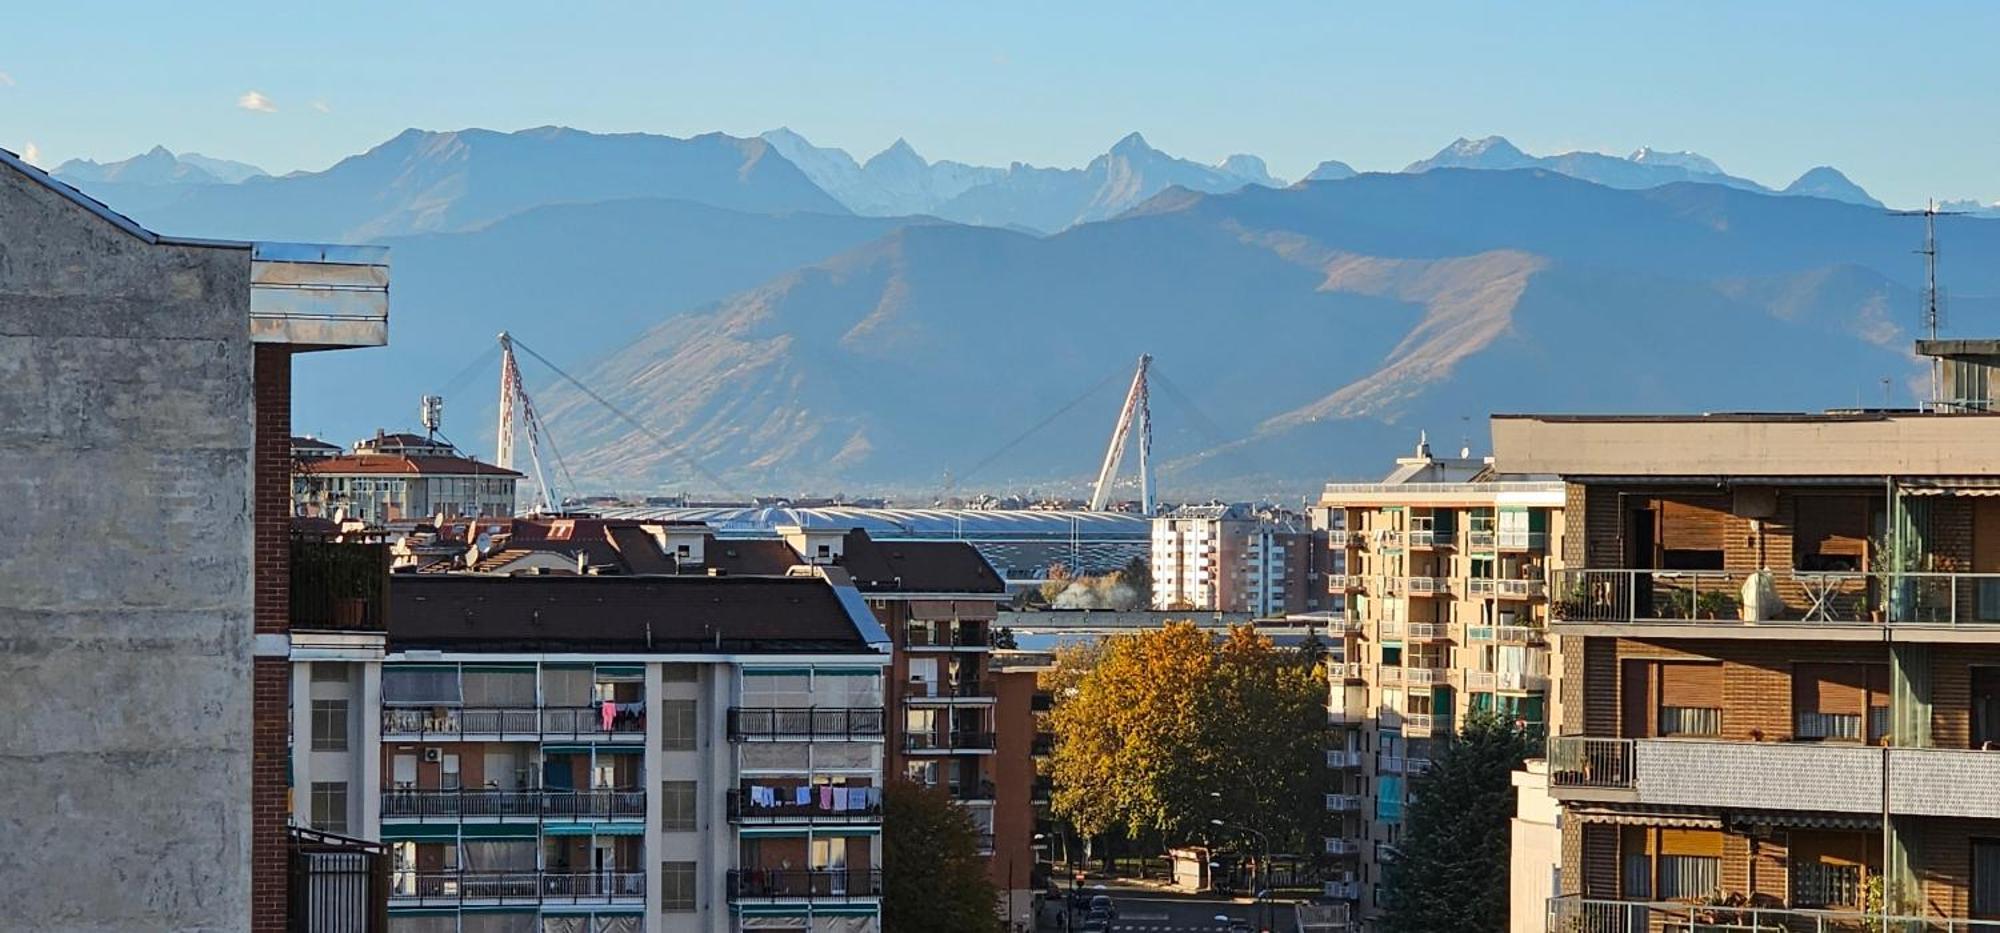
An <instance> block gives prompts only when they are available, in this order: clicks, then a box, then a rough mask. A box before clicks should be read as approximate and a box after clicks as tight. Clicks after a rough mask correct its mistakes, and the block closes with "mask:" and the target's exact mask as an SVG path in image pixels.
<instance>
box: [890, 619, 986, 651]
mask: <svg viewBox="0 0 2000 933" xmlns="http://www.w3.org/2000/svg"><path fill="white" fill-rule="evenodd" d="M991 644H992V642H991V641H990V640H989V637H988V635H987V629H986V626H983V625H972V624H967V623H960V624H959V625H957V626H940V627H938V628H936V629H927V628H924V627H922V626H915V625H913V626H909V627H907V628H905V629H904V630H903V647H905V648H918V649H924V648H939V649H942V648H987V647H990V646H991Z"/></svg>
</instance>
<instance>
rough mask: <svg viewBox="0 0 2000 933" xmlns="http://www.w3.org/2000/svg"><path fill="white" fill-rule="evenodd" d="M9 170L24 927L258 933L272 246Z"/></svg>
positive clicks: (1, 403)
mask: <svg viewBox="0 0 2000 933" xmlns="http://www.w3.org/2000/svg"><path fill="white" fill-rule="evenodd" d="M0 161H6V164H0V515H4V516H5V520H4V521H0V554H4V555H5V557H4V559H0V710H4V712H5V716H4V719H0V722H4V725H0V787H5V788H6V791H5V792H4V793H0V839H5V840H6V841H7V845H6V846H4V847H0V897H3V898H4V906H0V912H4V919H0V926H5V927H6V928H8V929H21V930H37V931H83V930H89V931H104V933H126V931H130V933H142V931H143V933H157V931H168V930H171V931H223V930H228V931H240V930H247V929H248V928H249V925H250V913H251V911H250V810H249V807H248V805H247V802H248V801H249V799H250V796H251V683H252V678H251V670H252V654H253V651H252V647H253V636H252V596H251V593H252V579H251V576H252V571H251V568H252V555H251V537H252V536H251V514H252V510H251V440H252V430H253V428H252V403H253V400H252V353H251V341H250V335H249V333H248V324H247V322H248V320H249V316H250V307H249V304H250V291H251V289H250V273H251V255H250V249H249V248H248V247H247V246H243V245H201V244H189V243H180V242H174V241H168V240H160V239H157V238H152V237H150V236H147V235H146V234H145V233H144V231H139V230H137V228H133V227H129V226H121V225H120V224H119V223H118V222H117V221H116V220H115V219H114V218H112V217H110V216H108V215H105V214H102V213H98V212H94V211H93V210H91V209H90V208H89V207H88V206H87V205H86V204H84V203H81V202H78V201H76V200H73V199H72V198H70V197H67V196H65V195H64V194H63V193H61V192H59V191H58V190H56V189H54V188H51V187H49V186H47V185H46V184H45V183H44V182H42V181H39V180H37V179H36V178H35V177H32V176H31V175H29V174H27V173H28V171H30V170H26V169H22V168H20V167H19V166H18V163H14V162H12V161H11V160H0Z"/></svg>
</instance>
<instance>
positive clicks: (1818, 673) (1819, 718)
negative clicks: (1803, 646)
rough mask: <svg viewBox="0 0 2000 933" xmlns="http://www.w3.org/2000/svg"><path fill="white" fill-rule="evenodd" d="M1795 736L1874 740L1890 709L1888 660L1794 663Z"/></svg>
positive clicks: (1852, 740) (1880, 732) (1879, 735)
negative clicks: (1847, 662)
mask: <svg viewBox="0 0 2000 933" xmlns="http://www.w3.org/2000/svg"><path fill="white" fill-rule="evenodd" d="M1792 709H1793V712H1794V717H1795V720H1796V721H1795V723H1794V728H1793V732H1794V737H1796V738H1799V739H1811V740H1825V741H1834V742H1859V741H1862V740H1863V739H1864V738H1866V739H1869V740H1871V741H1872V740H1874V739H1877V738H1879V737H1881V735H1882V730H1883V727H1885V726H1886V725H1887V717H1888V712H1889V666H1888V665H1887V664H1811V663H1798V664H1794V665H1792Z"/></svg>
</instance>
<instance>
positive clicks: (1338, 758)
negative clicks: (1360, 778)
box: [1326, 748, 1361, 769]
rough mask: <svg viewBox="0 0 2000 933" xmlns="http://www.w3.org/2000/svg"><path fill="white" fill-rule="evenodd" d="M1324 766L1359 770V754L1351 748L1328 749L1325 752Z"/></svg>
mask: <svg viewBox="0 0 2000 933" xmlns="http://www.w3.org/2000/svg"><path fill="white" fill-rule="evenodd" d="M1326 766H1327V767H1329V768H1340V769H1346V768H1359V767H1361V753H1360V752H1359V751H1356V750H1354V749H1351V748H1329V749H1327V750H1326Z"/></svg>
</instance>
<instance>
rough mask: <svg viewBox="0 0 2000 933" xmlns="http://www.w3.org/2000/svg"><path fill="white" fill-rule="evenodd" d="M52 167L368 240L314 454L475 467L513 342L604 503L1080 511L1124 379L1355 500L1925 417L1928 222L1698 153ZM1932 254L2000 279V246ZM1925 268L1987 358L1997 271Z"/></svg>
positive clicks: (1217, 458)
mask: <svg viewBox="0 0 2000 933" xmlns="http://www.w3.org/2000/svg"><path fill="white" fill-rule="evenodd" d="M161 156H164V157H165V158H164V159H163V158H161ZM179 166H188V167H189V168H181V167H179ZM197 170H198V171H199V172H201V173H205V174H207V175H209V176H210V179H209V180H203V179H201V177H200V175H198V174H197ZM58 175H59V177H62V178H64V179H65V180H68V181H71V182H72V183H73V184H77V185H79V186H80V187H82V188H83V189H84V190H85V191H86V192H89V193H92V194H95V195H98V196H100V197H101V198H103V199H104V200H106V201H107V202H108V203H110V204H111V205H112V206H113V207H114V208H118V209H121V210H125V211H128V212H130V213H133V214H134V215H135V216H136V217H137V219H139V220H141V221H142V222H144V223H146V224H148V225H149V226H152V227H154V228H155V229H159V230H163V231H168V232H172V233H176V234H181V235H191V236H219V237H239V238H262V239H279V238H282V239H307V240H367V241H374V242H382V243H387V244H389V245H391V246H392V247H393V257H394V258H393V263H394V282H395V285H394V290H395V308H396V311H395V318H394V322H393V330H392V345H391V346H390V347H388V348H385V349H381V350H370V351H359V352H348V353H336V354H308V355H306V356H303V357H301V358H300V360H299V363H298V367H297V371H296V377H295V378H296V385H297V391H296V396H295V397H296V398H297V399H298V400H299V401H298V410H297V411H296V412H295V418H294V420H295V424H297V425H298V427H299V428H300V429H301V430H309V431H316V432H319V433H322V434H326V435H329V436H331V437H332V438H333V439H335V440H344V439H348V438H351V437H359V436H363V435H364V434H366V433H368V432H370V431H371V430H372V429H373V428H375V427H378V426H379V427H389V428H396V427H401V426H404V422H405V421H406V420H407V419H406V414H408V413H414V411H415V400H416V398H417V397H418V396H419V395H420V394H424V393H427V392H429V393H442V394H444V395H445V396H446V397H447V399H448V410H449V414H448V417H447V433H448V435H449V436H452V437H453V439H455V440H457V441H459V442H460V443H461V444H462V445H464V446H466V447H467V448H468V449H473V450H490V445H491V434H490V428H489V427H488V426H490V425H491V424H492V423H493V419H492V414H491V412H492V402H491V396H492V393H493V391H494V384H495V381H496V379H497V375H496V373H495V372H494V371H493V370H492V368H491V362H490V361H491V353H490V348H491V346H492V335H493V334H494V333H496V332H498V331H500V330H503V329H504V330H508V331H511V332H513V333H514V334H515V335H516V337H517V338H519V339H520V341H521V342H522V343H523V344H524V345H526V346H529V347H532V348H534V349H536V350H537V351H538V352H540V353H541V354H542V355H544V356H546V357H547V358H548V359H549V360H550V361H552V362H554V363H556V364H558V365H560V366H562V367H563V368H564V369H565V370H566V371H567V372H569V373H572V374H574V375H576V376H577V377H579V378H580V379H581V381H582V382H583V383H584V384H586V385H589V386H591V387H593V390H594V391H595V392H597V393H600V394H602V395H604V396H606V397H608V398H610V399H611V400H612V401H614V402H615V403H616V404H617V405H618V406H619V408H620V409H621V412H622V415H614V414H612V413H611V412H609V411H607V410H606V409H604V408H603V407H602V406H600V405H598V404H597V403H596V402H595V401H594V400H592V399H590V398H588V397H586V396H585V395H584V394H583V393H581V392H578V391H577V390H576V389H575V388H574V387H573V386H571V385H569V384H568V383H566V382H564V381H563V380H562V379H560V378H558V377H556V376H555V375H554V374H552V373H550V372H548V371H547V370H545V369H542V368H541V367H540V366H539V364H538V363H536V362H534V361H526V360H524V363H523V365H524V368H525V370H526V375H527V378H528V382H529V387H530V389H531V391H533V392H535V393H536V402H537V407H538V408H539V409H540V410H541V411H542V412H543V413H544V414H545V416H546V417H547V419H548V423H549V434H550V435H551V436H552V437H553V439H554V440H555V442H556V443H557V444H558V445H559V448H560V450H561V452H562V460H563V464H564V470H565V472H568V471H574V475H575V477H576V480H577V482H576V484H575V485H576V487H578V488H581V489H583V490H585V491H600V490H609V489H615V490H621V491H627V492H638V491H653V490H662V489H664V490H672V491H680V490H682V489H692V490H694V491H697V492H710V493H715V492H723V493H738V494H743V493H768V492H792V493H804V492H832V491H835V490H847V491H852V492H862V491H870V492H887V493H892V494H893V493H901V494H906V495H922V494H928V493H935V492H937V491H939V490H941V489H946V488H959V489H967V490H970V489H993V488H995V487H1003V488H1006V489H1010V490H1022V489H1026V488H1029V487H1033V488H1035V489H1037V490H1040V491H1044V492H1075V491H1077V490H1079V489H1081V487H1082V481H1083V480H1084V479H1085V478H1087V474H1088V473H1089V472H1090V470H1091V469H1092V468H1093V467H1094V466H1095V461H1096V460H1097V458H1098V455H1099V453H1100V452H1101V450H1102V445H1103V443H1104V438H1105V436H1106V435H1107V434H1108V432H1109V429H1110V423H1111V421H1112V417H1113V415H1114V414H1115V410H1116V406H1117V401H1118V392H1119V390H1120V388H1121V387H1122V386H1123V384H1124V382H1125V381H1126V380H1128V379H1129V374H1130V370H1131V367H1132V365H1133V363H1134V361H1135V360H1136V358H1137V357H1138V355H1139V354H1140V353H1151V354H1153V355H1154V357H1155V360H1156V363H1155V366H1156V370H1155V372H1156V376H1157V378H1156V381H1155V387H1154V392H1153V398H1154V405H1153V407H1154V412H1155V417H1156V423H1157V437H1156V440H1155V445H1154V450H1155V457H1156V460H1157V461H1158V462H1160V463H1161V464H1162V484H1163V486H1164V487H1165V488H1166V489H1168V490H1185V491H1187V493H1188V495H1190V496H1196V497H1199V496H1206V495H1240V494H1265V495H1278V496H1282V497H1284V498H1293V497H1295V496H1296V495H1297V494H1298V493H1300V492H1301V491H1303V490H1304V489H1306V488H1309V487H1310V485H1311V484H1312V483H1316V482H1319V481H1322V480H1325V479H1330V478H1354V477H1365V476H1367V475H1370V474H1373V473H1376V472H1379V470H1380V469H1381V468H1382V467H1383V465H1384V464H1385V463H1386V462H1387V459H1388V458H1389V457H1390V456H1393V455H1394V454H1396V453H1398V452H1400V451H1402V450H1403V449H1405V448H1407V447H1408V446H1409V444H1410V443H1413V441H1414V438H1415V436H1416V434H1417V432H1418V431H1419V430H1420V429H1429V430H1430V433H1431V435H1432V437H1433V439H1434V440H1436V441H1437V442H1439V443H1440V444H1441V445H1444V446H1457V445H1458V444H1460V443H1464V444H1466V445H1468V446H1472V447H1475V448H1477V447H1480V446H1482V445H1483V437H1484V430H1485V424H1484V416H1485V415H1486V414H1487V413H1489V412H1491V411H1494V410H1546V411H1576V410H1586V409H1587V410H1598V411H1640V410H1710V409H1744V408H1805V409H1811V408H1823V407H1830V406H1847V405H1855V404H1863V403H1866V404H1877V403H1879V402H1880V400H1881V399H1882V398H1883V388H1882V385H1883V380H1884V379H1887V380H1889V384H1890V394H1891V396H1892V397H1893V398H1894V399H1896V400H1899V401H1901V402H1903V403H1908V401H1909V400H1910V399H1911V398H1912V390H1913V388H1912V387H1914V386H1915V385H1916V382H1915V380H1917V379H1918V378H1919V377H1920V376H1921V374H1922V369H1921V367H1919V366H1918V365H1917V364H1916V363H1915V361H1914V360H1913V358H1912V356H1911V353H1910V348H1909V340H1910V337H1911V324H1912V323H1913V322H1914V320H1915V317H1916V314H1915V312H1916V309H1917V306H1918V304H1919V301H1918V296H1917V293H1916V291H1915V290H1916V289H1917V288H1918V287H1920V282H1921V265H1920V264H1919V263H1918V261H1917V260H1916V259H1914V258H1913V257H1912V256H1911V255H1910V250H1911V248H1912V247H1913V246H1915V245H1916V244H1917V243H1918V237H1919V236H1920V230H1919V228H1918V227H1917V226H1915V225H1914V224H1913V223H1912V222H1911V221H1909V220H1908V219H1907V218H1896V217H1892V216H1888V215H1886V214H1885V213H1884V212H1882V211H1881V210H1879V209H1878V208H1876V207H1874V206H1871V205H1872V203H1873V202H1872V199H1869V198H1867V196H1866V194H1865V192H1862V193H1860V194H1859V195H1856V192H1857V191H1859V189H1852V190H1849V188H1851V185H1850V184H1849V183H1847V182H1846V179H1845V178H1844V177H1842V176H1840V175H1839V174H1838V173H1837V172H1833V171H1832V170H1831V169H1826V170H1818V169H1816V170H1814V171H1813V172H1808V173H1806V175H1805V176H1803V177H1801V178H1800V179H1799V180H1798V181H1796V182H1794V183H1792V184H1791V185H1789V186H1787V188H1784V189H1776V190H1774V189H1770V188H1766V187H1764V186H1761V185H1758V184H1756V183H1754V182H1750V181H1748V180H1745V179H1741V178H1736V177H1734V176H1729V175H1727V174H1726V173H1724V172H1722V171H1721V170H1720V169H1719V168H1718V167H1716V166H1715V164H1714V163H1713V162H1712V161H1710V160H1707V159H1705V158H1703V157H1701V156H1698V155H1694V154H1690V153H1667V152H1659V151H1656V150H1640V151H1639V152H1637V153H1634V154H1633V155H1632V156H1630V157H1627V158H1618V157H1611V156H1603V155H1599V154H1594V153H1568V154H1564V155H1559V156H1548V157H1536V156H1530V155H1527V154H1525V153H1522V152H1521V151H1520V150H1519V149H1517V148H1515V147H1513V146H1512V145H1511V144H1507V143H1506V141H1505V140H1501V139H1498V138H1490V139H1488V140H1481V141H1477V142H1467V141H1460V142H1459V143H1454V144H1453V145H1452V146H1448V147H1446V148H1445V150H1443V151H1441V152H1440V153H1439V154H1438V155H1437V156H1434V157H1432V158H1430V159H1426V160H1424V161H1422V162H1419V163H1416V164H1414V165H1412V166H1410V168H1409V170H1407V171H1404V172H1397V173H1356V172H1354V170H1353V169H1352V168H1350V167H1349V166H1347V165H1345V164H1342V163H1340V162H1338V161H1331V160H1330V161H1328V162H1326V163H1324V164H1322V165H1320V166H1319V167H1318V168H1316V169H1314V171H1313V172H1312V173H1311V174H1310V175H1309V176H1308V177H1307V178H1306V179H1302V180H1301V181H1299V182H1297V183H1294V184H1291V185H1285V184H1284V183H1283V182H1282V181H1281V180H1279V179H1276V178H1273V177H1271V175H1270V173H1269V172H1268V170H1267V169H1266V168H1265V167H1264V165H1263V163H1262V162H1261V160H1257V159H1255V158H1254V157H1249V156H1234V157H1230V158H1229V159H1225V160H1223V161H1222V162H1220V163H1218V164H1214V165H1210V164H1204V163H1200V162H1196V161H1192V160H1186V159H1179V158H1176V157H1174V156H1171V155H1168V154H1166V153H1162V152H1160V151H1159V150H1157V149H1154V148H1153V147H1151V146H1150V145H1148V144H1147V143H1146V141H1145V140H1144V139H1143V138H1141V137H1139V136H1138V135H1137V134H1133V135H1131V136H1127V137H1125V138H1124V139H1122V140H1120V141H1119V142H1118V143H1117V144H1115V145H1114V146H1112V147H1111V148H1110V150H1108V151H1107V152H1106V153H1104V154H1103V155H1101V156H1099V157H1098V158H1096V159H1094V160H1092V161H1091V162H1090V163H1089V164H1088V165H1087V166H1085V167H1083V168H1071V169H1059V168H1038V167H1033V166H1027V165H1020V164H1016V165H1012V166H1009V167H1007V168H984V167H979V166H971V165H965V164H962V163H953V162H930V161H928V160H926V159H924V158H923V157H922V156H920V155H918V154H917V153H916V151H915V150H914V149H913V148H912V147H910V146H909V145H908V144H907V143H903V142H901V141H899V142H898V143H897V144H896V145H892V146H890V147H889V148H888V149H887V150H885V151H883V152H882V153H879V154H877V155H875V156H872V157H870V158H868V159H867V160H865V161H857V160H855V159H853V158H851V157H849V156H848V155H847V154H846V153H844V152H842V151H840V150H837V149H826V148H821V147H816V146H813V145H812V144H811V143H810V142H808V141H807V140H805V139H804V138H803V137H801V136H799V135H798V134H796V133H792V132H790V131H787V130H774V131H772V132H770V133H766V134H764V135H763V136H762V137H752V138H738V137H730V136H724V135H721V134H708V135H703V136H697V137H693V138H688V139H677V138H673V137H664V136H653V135H641V134H627V135H611V136H606V135H596V134H589V133H582V132H579V131H575V130H567V129H560V128H541V129H536V130H528V131H522V132H518V133H497V132H491V131H485V130H462V131H456V132H427V131H418V130H411V131H407V132H405V133H402V134H400V135H398V136H396V137H395V138H393V139H391V140H389V141H387V142H385V143H383V144H381V145H379V146H376V147H374V148H372V149H370V150H368V151H367V152H364V153H360V154H357V155H355V156H352V157H349V158H347V159H344V160H342V161H340V162H339V163H337V164H335V165H334V166H332V167H330V168H329V169H327V170H325V171H322V172H311V173H293V174H291V175H287V176H282V177H271V176H268V175H262V174H257V175H250V176H247V177H246V178H245V179H244V180H242V181H240V182H235V183H227V182H220V181H218V180H214V179H219V178H220V177H221V176H219V175H217V174H216V173H215V171H214V170H213V169H208V168H203V167H202V166H201V164H200V163H199V162H196V161H194V157H190V156H174V155H173V154H172V153H167V152H165V150H156V152H149V153H147V154H146V155H144V156H142V157H140V158H139V159H136V160H128V163H112V164H110V165H103V166H99V165H95V164H94V163H68V164H66V165H65V166H63V167H61V168H59V170H58ZM1593 176H1594V177H1593ZM1649 178H1654V179H1666V180H1665V181H1664V183H1657V184H1648V183H1646V179H1649ZM135 192H143V193H145V194H146V196H145V197H137V196H132V197H122V198H121V196H122V195H134V194H135ZM1942 230H1943V228H1942V227H1941V232H1942ZM1946 236H1947V239H1946V245H1945V249H1946V251H1947V253H1948V254H1950V255H1953V256H1961V255H1962V256H1975V255H1990V254H1991V251H1992V250H1993V249H1995V248H1996V247H2000V223H1994V222H1992V221H1989V220H1982V219H1977V218H1956V219H1954V221H1953V224H1952V226H1951V227H1950V228H1949V232H1948V233H1947V234H1946ZM1947 268H1948V276H1947V277H1948V283H1949V285H1950V286H1951V288H1952V290H1953V305H1952V308H1953V311H1954V320H1955V321H1956V322H1957V323H1959V324H1960V325H1963V326H1969V327H1971V328H1972V330H1973V331H1979V323H1980V322H1981V321H1983V320H1989V319H1990V318H1989V317H1988V314H1989V312H1991V311H1992V310H1995V307H1996V306H1995V302H1994V296H2000V271H1996V270H1995V268H1994V267H1992V265H1991V264H1978V263H1971V262H1959V263H1951V264H1950V265H1948V267H1947ZM1991 329H1992V328H1987V331H1990V330H1991ZM1984 333H1985V332H1983V331H1979V332H1978V333H1974V334H1972V335H1984ZM1058 412H1061V413H1062V415H1061V416H1060V417H1057V416H1055V414H1054V413H1058ZM627 417H636V418H637V419H639V420H640V421H641V422H642V423H644V424H645V426H646V427H645V429H644V430H637V429H634V428H633V427H632V425H631V423H630V422H629V421H627V420H626V418H627ZM453 425H456V426H457V427H453ZM1031 428H1033V429H1034V430H1032V431H1031V430H1030V429H1031ZM661 438H664V439H665V440H664V442H662V441H661V440H660V439H661ZM697 465H698V467H697ZM710 476H719V480H714V479H710V478H709V477H710ZM947 477H949V479H947ZM565 482H566V481H565ZM718 485H722V486H726V487H729V488H724V489H717V488H715V487H716V486H718ZM1170 497H1180V496H1179V493H1178V492H1170Z"/></svg>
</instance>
